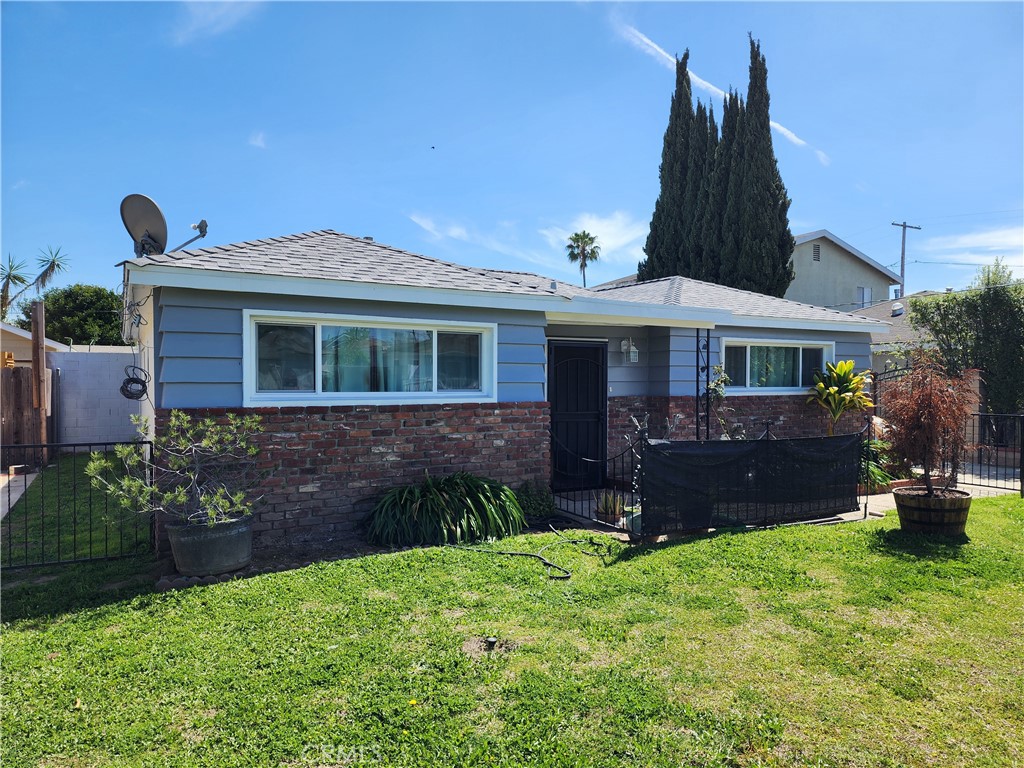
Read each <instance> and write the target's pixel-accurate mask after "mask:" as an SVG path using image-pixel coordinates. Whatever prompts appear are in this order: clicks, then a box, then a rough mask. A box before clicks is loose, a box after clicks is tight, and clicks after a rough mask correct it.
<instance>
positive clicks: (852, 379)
mask: <svg viewBox="0 0 1024 768" xmlns="http://www.w3.org/2000/svg"><path fill="white" fill-rule="evenodd" d="M853 368H854V362H853V360H840V361H839V362H838V363H836V364H835V365H833V364H832V363H825V369H826V370H825V372H824V373H823V372H821V371H815V372H814V386H813V387H811V389H810V397H808V398H807V402H808V403H814V404H815V405H818V406H820V407H822V408H824V409H825V412H826V413H828V418H829V422H828V435H829V437H832V435H833V434H834V433H835V426H836V424H837V423H838V422H839V419H840V418H841V417H842V415H843V414H844V413H846V412H847V411H863V410H865V409H867V408H871V407H873V406H874V403H872V402H871V398H870V397H868V394H867V392H866V391H865V390H866V389H867V387H868V385H869V384H870V383H871V374H870V373H868V372H867V371H864V372H862V373H854V371H853Z"/></svg>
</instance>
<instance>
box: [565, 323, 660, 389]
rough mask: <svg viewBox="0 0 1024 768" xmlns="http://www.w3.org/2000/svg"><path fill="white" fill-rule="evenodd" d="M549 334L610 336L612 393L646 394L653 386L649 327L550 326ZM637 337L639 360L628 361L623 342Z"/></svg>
mask: <svg viewBox="0 0 1024 768" xmlns="http://www.w3.org/2000/svg"><path fill="white" fill-rule="evenodd" d="M547 335H548V336H549V337H551V338H562V339H580V340H587V339H607V340H608V396H609V397H627V396H638V395H646V394H648V391H649V389H650V364H651V363H650V361H651V348H650V344H649V342H648V329H647V328H627V327H624V326H610V325H609V326H600V327H596V328H587V327H583V326H576V325H552V326H548V330H547ZM629 339H632V340H633V345H634V346H635V347H636V348H637V350H638V351H639V359H638V361H637V362H635V363H630V362H629V361H628V357H627V355H625V354H623V352H622V342H623V341H627V340H629Z"/></svg>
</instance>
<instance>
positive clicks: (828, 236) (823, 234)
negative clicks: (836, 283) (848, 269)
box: [793, 229, 900, 284]
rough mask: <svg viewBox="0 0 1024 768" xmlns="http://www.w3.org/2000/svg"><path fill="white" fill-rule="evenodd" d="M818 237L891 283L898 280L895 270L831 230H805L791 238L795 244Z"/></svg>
mask: <svg viewBox="0 0 1024 768" xmlns="http://www.w3.org/2000/svg"><path fill="white" fill-rule="evenodd" d="M820 238H824V239H825V240H830V241H832V242H833V243H835V244H836V245H838V246H839V247H840V248H842V249H843V250H844V251H846V252H847V253H849V254H850V255H851V256H856V257H857V258H858V259H860V260H861V261H863V262H864V263H865V264H867V265H868V266H869V267H872V268H873V269H876V270H878V271H879V272H881V273H882V274H883V275H885V276H886V277H887V278H889V281H890V283H891V284H896V283H898V282H900V276H899V275H897V274H896V273H895V272H893V271H892V270H890V269H886V268H885V267H883V266H882V265H881V264H879V263H878V262H877V261H875V260H874V259H872V258H871V257H870V256H868V255H867V254H866V253H863V252H862V251H858V250H857V249H856V248H854V247H853V246H852V245H850V244H849V243H848V242H846V241H845V240H841V239H840V238H838V237H836V236H835V235H833V234H832V233H831V232H829V231H828V230H827V229H817V230H815V231H814V232H805V233H804V234H802V235H795V236H794V237H793V240H794V241H796V244H797V245H803V244H804V243H809V242H810V241H811V240H818V239H820Z"/></svg>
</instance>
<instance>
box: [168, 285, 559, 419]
mask: <svg viewBox="0 0 1024 768" xmlns="http://www.w3.org/2000/svg"><path fill="white" fill-rule="evenodd" d="M156 302H157V308H156V312H155V322H156V327H157V334H156V339H155V344H156V347H157V355H156V357H157V362H156V366H155V368H156V370H155V377H154V378H155V379H156V382H157V388H158V390H157V399H156V402H157V405H158V407H163V408H177V407H180V408H186V407H204V406H209V407H234V406H240V405H241V404H242V310H243V309H250V310H256V311H261V310H267V311H286V312H322V313H328V314H351V315H365V316H367V317H395V318H410V319H421V320H456V321H464V322H489V323H497V324H498V334H497V335H498V387H497V390H498V392H497V394H498V400H499V401H502V402H524V401H537V400H543V399H544V369H545V358H544V354H545V353H544V344H545V342H544V324H545V321H544V316H543V314H541V313H524V312H508V311H501V312H499V311H487V310H482V309H470V308H462V307H443V306H418V305H404V304H388V303H382V302H371V301H340V300H330V299H317V298H310V297H296V296H269V295H263V294H228V293H216V292H211V291H194V290H186V289H177V288H164V289H162V290H160V291H159V292H158V294H157V298H156Z"/></svg>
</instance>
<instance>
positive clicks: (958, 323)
mask: <svg viewBox="0 0 1024 768" xmlns="http://www.w3.org/2000/svg"><path fill="white" fill-rule="evenodd" d="M910 322H911V325H913V326H914V327H915V328H917V329H920V330H923V331H925V332H926V333H927V334H928V336H929V337H930V339H931V340H932V341H933V342H934V343H935V346H936V348H937V349H938V352H939V354H940V355H941V357H942V361H943V363H944V365H945V366H946V368H948V369H949V371H950V372H951V373H953V374H959V373H961V372H962V371H965V370H968V369H972V368H977V369H979V370H980V371H981V380H982V382H983V394H984V397H985V401H986V403H987V404H988V407H989V408H990V409H991V410H992V412H994V413H1017V412H1018V411H1020V410H1021V409H1024V377H1022V376H1021V371H1022V370H1024V280H1015V279H1014V277H1013V272H1012V271H1011V270H1010V269H1009V268H1007V267H1006V266H1005V265H1004V264H1003V263H1002V262H1001V261H1000V260H998V259H997V260H996V263H995V264H994V265H992V266H986V267H982V268H980V269H979V270H978V274H977V276H976V277H975V279H974V281H973V282H972V283H971V285H970V287H969V288H968V289H967V290H966V291H961V292H958V293H943V294H938V295H934V296H924V297H912V298H911V299H910Z"/></svg>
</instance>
